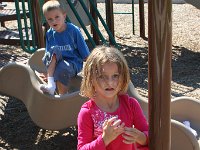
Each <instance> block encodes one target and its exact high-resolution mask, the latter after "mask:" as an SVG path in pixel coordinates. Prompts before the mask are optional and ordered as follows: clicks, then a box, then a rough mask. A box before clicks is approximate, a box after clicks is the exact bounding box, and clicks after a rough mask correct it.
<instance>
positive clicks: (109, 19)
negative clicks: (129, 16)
mask: <svg viewBox="0 0 200 150" xmlns="http://www.w3.org/2000/svg"><path fill="white" fill-rule="evenodd" d="M106 23H107V25H108V28H109V29H110V31H111V33H112V35H113V37H115V33H114V15H113V0H106ZM109 41H110V44H111V45H114V43H112V40H111V39H109Z"/></svg>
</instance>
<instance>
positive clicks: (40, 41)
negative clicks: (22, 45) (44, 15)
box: [32, 0, 45, 48]
mask: <svg viewBox="0 0 200 150" xmlns="http://www.w3.org/2000/svg"><path fill="white" fill-rule="evenodd" d="M32 12H33V19H34V20H33V24H34V30H35V37H36V38H35V40H36V43H37V46H38V48H43V47H45V39H44V37H45V36H44V34H45V33H44V29H43V27H42V20H41V17H40V5H39V0H32ZM33 40H34V39H33Z"/></svg>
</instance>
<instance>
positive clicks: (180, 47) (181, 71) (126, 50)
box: [0, 3, 200, 150]
mask: <svg viewBox="0 0 200 150" xmlns="http://www.w3.org/2000/svg"><path fill="white" fill-rule="evenodd" d="M98 8H99V10H100V12H101V13H103V12H104V8H105V7H104V4H103V3H100V4H98ZM172 8H173V10H172V16H173V22H172V26H173V33H172V82H171V95H172V98H175V97H179V96H190V97H193V98H196V99H199V100H200V61H199V60H200V42H199V37H200V36H199V35H200V10H198V9H196V8H195V7H193V6H191V5H189V4H173V7H172ZM114 10H117V11H122V12H125V11H129V12H130V11H131V5H127V4H115V5H114ZM135 12H136V13H135V30H136V31H135V35H133V34H132V21H131V15H124V14H123V15H115V35H116V41H117V43H118V44H119V45H120V47H121V50H122V52H123V54H124V56H125V57H126V59H127V61H128V65H129V68H130V71H131V80H132V82H133V84H134V85H135V87H136V89H137V90H138V92H139V94H140V95H142V96H143V97H146V98H147V96H148V41H147V40H144V39H142V38H140V37H139V25H138V22H139V21H138V13H137V12H138V5H135ZM145 18H146V19H145V23H146V36H147V23H148V21H147V18H148V16H147V4H145ZM10 24H12V23H10ZM7 25H8V26H9V22H8V23H7ZM103 33H104V32H103ZM104 34H105V33H104ZM147 37H148V36H147ZM0 56H1V57H0V58H1V60H0V67H2V66H3V65H5V64H6V63H8V59H7V58H10V59H9V61H24V60H26V59H27V58H29V57H30V54H27V53H25V52H23V51H22V50H21V48H20V47H17V46H8V45H0ZM0 129H1V130H0V149H67V150H72V149H76V144H77V128H76V127H70V128H67V129H65V130H62V131H50V130H44V129H41V128H39V127H38V126H36V125H35V124H34V123H33V122H32V121H31V118H30V117H29V115H28V112H27V110H26V107H25V106H24V104H23V103H22V102H21V101H19V100H17V99H16V98H14V97H10V96H6V95H4V94H3V93H1V94H0Z"/></svg>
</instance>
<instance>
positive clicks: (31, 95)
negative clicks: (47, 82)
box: [0, 49, 200, 150]
mask: <svg viewBox="0 0 200 150" xmlns="http://www.w3.org/2000/svg"><path fill="white" fill-rule="evenodd" d="M43 54H44V49H40V50H38V51H37V52H35V53H34V54H33V55H32V57H31V58H30V59H29V61H28V64H27V65H24V64H17V63H11V64H8V65H7V66H4V67H3V68H2V69H1V70H0V83H1V85H0V92H2V93H4V94H7V95H10V96H14V97H16V98H18V99H19V100H21V101H22V102H23V103H24V104H25V105H26V108H27V110H28V113H29V115H30V117H31V119H32V120H33V122H35V123H36V124H37V125H38V126H40V127H41V128H44V129H51V130H60V129H63V128H66V127H69V126H72V125H76V121H77V115H78V112H79V110H80V107H81V105H82V104H83V103H84V102H85V101H86V100H87V99H86V98H83V97H81V96H80V95H79V90H78V89H79V87H80V81H81V78H80V77H76V78H74V79H73V81H72V82H73V85H72V86H71V88H70V89H71V92H70V94H66V95H64V96H62V97H60V98H56V97H54V96H50V95H44V94H43V93H42V92H41V91H40V90H39V84H40V82H41V80H40V78H39V77H37V76H36V74H35V71H37V72H40V73H42V72H45V71H46V70H45V68H44V65H43V63H42V61H41V58H42V56H43ZM13 74H15V76H13ZM74 88H77V89H76V90H75V91H74ZM128 94H129V95H130V96H132V97H135V98H136V99H137V100H138V102H139V103H140V105H141V107H142V109H143V111H144V114H145V116H146V117H147V118H148V102H147V100H146V99H145V98H143V97H141V96H140V95H139V94H138V92H137V90H136V89H135V87H134V85H133V84H132V82H130V83H129V89H128ZM171 107H172V119H174V120H171V131H172V132H171V133H172V134H171V143H172V144H171V147H172V149H171V150H177V149H181V150H199V145H198V141H197V139H196V137H195V136H194V135H193V134H192V132H191V131H190V130H189V129H188V128H187V127H185V126H184V125H183V124H182V123H181V122H182V121H184V119H187V120H188V121H190V122H191V127H192V128H194V129H195V130H196V131H197V132H198V134H200V130H199V129H200V119H199V117H198V115H195V114H199V113H200V109H199V108H200V102H199V101H198V100H195V99H192V98H188V97H180V98H175V99H173V100H172V102H171ZM188 107H190V108H192V109H191V111H188V109H187V108H188Z"/></svg>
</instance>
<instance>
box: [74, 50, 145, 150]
mask: <svg viewBox="0 0 200 150" xmlns="http://www.w3.org/2000/svg"><path fill="white" fill-rule="evenodd" d="M83 75H84V76H83V80H82V83H81V89H80V94H81V95H82V96H85V97H89V98H90V100H89V101H87V102H86V103H85V104H83V106H82V107H81V110H80V112H79V115H78V146H77V148H78V150H118V149H119V150H121V149H123V150H148V124H147V121H146V118H145V116H144V115H143V112H142V109H141V107H140V105H139V103H138V102H137V100H136V99H134V98H132V97H129V96H128V95H127V94H125V93H126V91H127V88H128V83H129V81H130V75H129V69H128V65H127V62H126V60H125V58H124V57H123V55H122V53H121V52H120V51H119V50H117V49H115V48H113V47H105V46H101V47H97V48H95V49H94V50H93V51H92V53H91V54H90V55H89V57H88V59H87V61H86V64H85V66H84V70H83Z"/></svg>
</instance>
